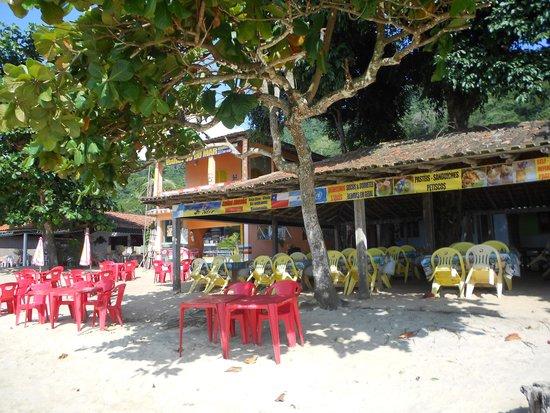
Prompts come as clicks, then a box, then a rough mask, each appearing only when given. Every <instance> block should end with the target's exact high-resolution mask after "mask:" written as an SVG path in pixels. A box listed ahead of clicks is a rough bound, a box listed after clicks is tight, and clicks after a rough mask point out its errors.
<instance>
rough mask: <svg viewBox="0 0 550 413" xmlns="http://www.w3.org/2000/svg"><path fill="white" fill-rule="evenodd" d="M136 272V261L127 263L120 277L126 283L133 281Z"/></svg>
mask: <svg viewBox="0 0 550 413" xmlns="http://www.w3.org/2000/svg"><path fill="white" fill-rule="evenodd" d="M135 270H136V268H135V261H133V260H132V261H126V262H125V263H124V268H123V269H122V271H121V272H120V275H121V277H122V279H123V280H124V281H131V280H133V279H134V274H135Z"/></svg>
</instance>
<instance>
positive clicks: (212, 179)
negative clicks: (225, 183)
mask: <svg viewBox="0 0 550 413" xmlns="http://www.w3.org/2000/svg"><path fill="white" fill-rule="evenodd" d="M215 183H216V158H214V157H213V156H209V157H208V185H214V184H215Z"/></svg>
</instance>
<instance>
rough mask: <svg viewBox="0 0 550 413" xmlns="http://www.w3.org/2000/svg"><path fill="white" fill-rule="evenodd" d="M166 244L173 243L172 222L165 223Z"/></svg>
mask: <svg viewBox="0 0 550 413" xmlns="http://www.w3.org/2000/svg"><path fill="white" fill-rule="evenodd" d="M164 242H172V221H164Z"/></svg>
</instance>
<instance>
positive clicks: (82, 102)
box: [74, 93, 87, 110]
mask: <svg viewBox="0 0 550 413" xmlns="http://www.w3.org/2000/svg"><path fill="white" fill-rule="evenodd" d="M86 103H87V100H86V96H84V94H83V93H79V94H78V95H77V96H76V98H75V100H74V105H75V107H76V108H77V109H78V110H82V109H84V108H85V107H86Z"/></svg>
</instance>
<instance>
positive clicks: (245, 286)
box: [208, 281, 256, 344]
mask: <svg viewBox="0 0 550 413" xmlns="http://www.w3.org/2000/svg"><path fill="white" fill-rule="evenodd" d="M255 292H256V286H255V285H254V283H251V282H241V281H240V282H236V283H233V284H230V285H229V286H228V287H227V288H226V289H225V290H224V294H230V295H231V294H234V295H246V296H251V295H254V294H255ZM230 322H231V327H230V329H231V335H232V336H234V335H235V322H238V323H239V325H240V327H241V328H240V330H241V341H242V343H243V344H246V343H248V337H249V336H250V333H253V331H254V326H253V325H252V322H251V320H250V318H249V317H248V314H247V313H246V311H244V310H236V311H233V312H232V313H231V319H230ZM208 324H209V325H212V326H213V333H214V340H217V339H218V332H219V328H218V317H214V319H213V323H208ZM208 336H209V337H210V334H209V335H208ZM252 337H253V338H254V335H253V334H252Z"/></svg>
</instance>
